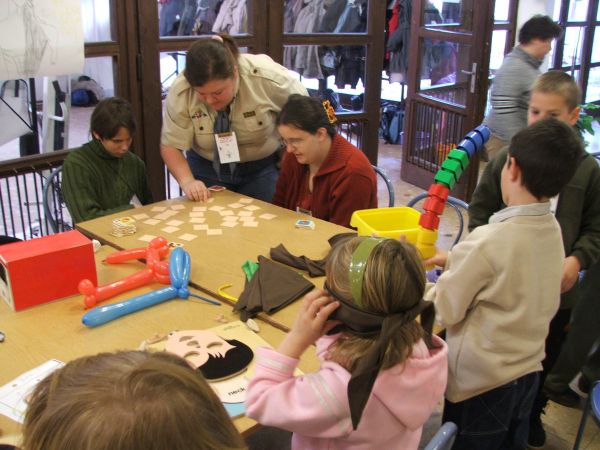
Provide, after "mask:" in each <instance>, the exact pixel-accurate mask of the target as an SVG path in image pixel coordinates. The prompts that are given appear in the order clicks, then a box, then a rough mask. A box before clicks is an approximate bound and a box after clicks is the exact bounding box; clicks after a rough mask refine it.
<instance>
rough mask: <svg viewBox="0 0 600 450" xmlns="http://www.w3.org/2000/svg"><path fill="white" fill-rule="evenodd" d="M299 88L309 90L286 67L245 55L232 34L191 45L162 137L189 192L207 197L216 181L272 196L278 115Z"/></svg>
mask: <svg viewBox="0 0 600 450" xmlns="http://www.w3.org/2000/svg"><path fill="white" fill-rule="evenodd" d="M295 93H297V94H302V95H307V91H306V89H305V88H304V86H303V85H302V84H301V83H300V82H299V81H298V80H296V79H294V78H293V77H292V76H291V74H290V73H289V71H288V70H287V69H286V68H285V67H283V66H281V65H279V64H277V63H275V62H274V61H273V60H272V59H271V58H270V57H268V56H267V55H252V54H240V53H239V51H238V49H237V46H236V45H235V42H234V41H233V39H232V38H231V37H230V36H227V35H221V36H219V38H218V39H206V40H201V41H196V42H195V43H194V44H192V46H191V47H190V49H189V51H188V53H187V57H186V68H185V70H184V72H183V73H182V74H180V75H179V76H178V77H177V79H176V80H175V82H174V83H173V85H172V86H171V88H170V89H169V94H168V95H167V101H166V111H165V115H164V118H163V128H162V136H161V155H162V157H163V160H164V161H165V164H166V165H167V167H168V168H169V171H170V172H171V173H172V174H173V176H175V178H176V179H177V181H178V183H179V185H180V186H181V189H182V190H183V192H184V193H185V195H186V196H187V197H188V198H189V199H191V200H194V201H204V200H206V199H207V198H208V196H209V191H208V189H207V187H209V186H211V185H214V184H217V185H221V186H225V187H227V188H228V189H231V190H233V191H236V192H240V193H242V194H245V195H249V196H251V197H255V198H258V199H261V200H265V201H271V198H272V197H273V193H274V191H275V183H276V182H277V177H278V175H279V172H278V170H277V166H276V163H277V161H278V154H277V153H278V152H277V151H278V150H279V148H280V146H281V140H280V137H279V134H278V133H277V129H276V126H275V120H276V117H277V114H278V113H279V111H281V107H282V106H283V105H284V104H285V103H286V102H287V99H288V97H289V96H290V94H295ZM228 131H231V132H233V133H234V136H235V139H232V137H233V136H232V135H231V134H227V133H226V132H228ZM219 133H223V134H219ZM217 141H219V145H220V146H221V147H222V148H221V151H219V149H218V146H217ZM232 142H233V146H232ZM235 148H237V151H238V153H239V156H238V155H236V154H235ZM185 150H188V152H187V161H186V158H185V157H184V156H183V151H185Z"/></svg>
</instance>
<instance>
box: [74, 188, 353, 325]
mask: <svg viewBox="0 0 600 450" xmlns="http://www.w3.org/2000/svg"><path fill="white" fill-rule="evenodd" d="M213 198H214V201H213V202H212V203H207V204H203V203H195V202H191V201H188V200H187V199H186V198H178V199H172V200H165V201H162V202H158V203H154V204H152V205H146V206H144V207H142V208H136V209H135V210H131V211H127V212H125V213H124V212H121V213H117V214H113V215H110V216H105V217H101V218H98V219H94V220H90V221H87V222H82V223H79V224H77V228H78V229H79V230H80V231H81V232H83V233H84V234H86V235H88V236H90V237H93V238H95V239H98V240H99V241H101V242H103V243H107V244H110V245H112V246H114V247H116V248H119V249H128V248H135V247H141V246H144V245H145V243H144V242H141V241H140V240H139V238H140V237H141V236H144V235H153V236H163V237H165V238H166V239H167V240H169V241H172V242H177V243H181V244H183V245H184V248H185V249H186V250H187V251H188V252H189V253H190V255H191V260H192V269H191V277H190V285H192V286H194V287H196V288H198V289H200V290H202V291H204V292H207V293H209V294H211V295H213V296H217V295H218V290H219V287H220V286H223V285H226V284H231V285H232V286H231V287H230V288H228V289H227V291H226V292H227V293H228V294H230V295H232V296H234V297H238V296H239V295H240V294H241V292H242V291H243V289H244V280H245V275H244V272H243V271H242V265H243V264H244V262H246V261H247V260H252V261H256V260H257V259H258V256H259V255H264V256H267V257H268V256H269V250H270V249H271V248H272V247H276V246H278V245H279V244H284V245H285V247H286V248H287V249H288V250H289V251H290V252H291V253H292V254H294V255H298V256H299V255H306V256H308V257H309V258H312V259H320V258H323V257H324V256H325V255H326V254H327V252H328V251H329V248H330V247H329V243H328V242H327V240H328V239H329V238H330V237H331V236H333V235H335V234H338V233H345V232H349V231H351V230H350V229H348V228H344V227H341V226H339V225H335V224H332V223H330V222H326V221H323V220H319V219H313V221H314V222H315V225H316V226H315V229H314V230H310V229H300V228H296V227H295V223H296V221H297V220H298V219H300V218H303V219H306V218H307V216H305V215H300V214H297V213H296V212H294V211H290V210H288V209H284V208H280V207H278V206H275V205H272V204H270V203H265V202H262V201H260V200H255V199H252V202H251V203H250V204H249V205H250V206H257V207H258V208H260V209H259V210H256V211H254V212H253V213H254V216H255V217H258V216H260V215H262V214H265V213H267V214H273V215H274V216H275V217H274V218H272V219H270V220H264V219H260V218H258V219H257V221H258V222H259V224H258V227H256V228H251V227H243V226H237V227H235V228H226V227H221V228H222V232H223V234H222V235H218V236H212V235H207V233H206V232H205V231H195V230H194V229H193V225H194V224H192V223H189V220H190V217H189V214H190V212H193V208H194V207H199V206H207V207H208V208H211V207H213V206H217V207H223V208H226V209H229V210H232V211H233V212H234V213H238V212H239V211H240V210H243V209H244V208H230V207H229V206H228V205H231V204H235V203H239V200H240V199H249V197H245V196H243V195H241V194H238V193H235V192H231V191H228V190H225V191H221V192H216V193H213ZM178 205H183V206H184V207H185V208H184V209H181V210H179V212H177V213H176V214H174V215H173V216H172V217H171V218H169V219H166V220H161V221H160V223H159V224H157V225H149V224H146V223H145V220H137V221H136V224H137V232H136V233H135V234H134V235H131V236H124V237H114V236H112V235H111V234H110V232H111V231H112V221H113V219H115V218H118V217H123V216H124V215H129V216H134V215H138V214H144V213H145V214H148V215H149V216H150V217H155V216H157V215H160V214H161V213H160V212H153V211H152V209H153V208H156V207H157V206H159V207H160V206H163V207H167V208H169V209H171V208H172V207H173V206H175V207H176V208H177V207H179V206H178ZM245 206H247V205H245ZM204 216H205V217H204V218H205V219H206V223H207V224H209V226H210V227H211V228H212V227H215V228H220V224H221V222H222V221H223V218H222V216H221V215H220V213H218V212H215V211H206V212H205V213H204ZM171 220H179V221H182V222H184V223H183V224H181V225H180V226H179V227H178V228H179V230H178V231H177V232H176V233H167V232H164V231H162V228H164V227H165V226H166V223H167V222H170V221H171ZM185 233H192V234H195V235H197V236H198V237H197V238H196V239H194V240H192V241H189V242H188V241H185V240H182V239H180V238H179V236H181V235H183V234H185ZM310 281H311V282H313V283H314V284H316V285H317V286H322V284H323V279H322V278H321V279H319V278H316V279H310ZM298 307H299V302H295V303H293V304H292V305H290V306H288V307H286V308H284V309H282V310H281V311H279V312H277V313H275V314H273V315H272V316H269V317H264V315H263V316H262V317H263V318H265V320H270V321H271V323H272V324H273V325H274V326H279V327H281V328H282V329H284V330H286V329H289V328H290V327H291V325H292V323H293V321H294V318H295V316H296V312H297V310H298Z"/></svg>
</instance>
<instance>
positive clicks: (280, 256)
mask: <svg viewBox="0 0 600 450" xmlns="http://www.w3.org/2000/svg"><path fill="white" fill-rule="evenodd" d="M269 254H270V256H271V259H272V260H274V261H277V262H280V263H282V264H286V265H288V266H291V267H295V268H296V269H300V270H306V271H307V272H308V275H309V276H310V277H322V276H324V275H325V261H326V258H323V259H310V258H309V257H307V256H304V255H302V256H294V255H292V254H291V253H290V252H289V251H288V249H287V248H285V247H284V245H283V244H279V245H278V246H277V247H275V248H272V249H271V251H270V253H269Z"/></svg>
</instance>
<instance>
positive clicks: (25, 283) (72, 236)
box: [0, 230, 98, 311]
mask: <svg viewBox="0 0 600 450" xmlns="http://www.w3.org/2000/svg"><path fill="white" fill-rule="evenodd" d="M84 278H87V279H88V280H91V281H92V283H93V284H94V285H97V284H98V278H97V276H96V262H95V260H94V249H93V245H92V241H91V240H90V239H88V238H87V237H85V236H84V235H83V234H81V233H80V232H79V231H75V230H74V231H67V232H64V233H58V234H53V235H50V236H45V237H41V238H36V239H31V240H28V241H22V242H15V243H12V244H6V245H2V246H0V297H2V298H3V299H4V300H5V301H6V302H7V303H8V305H9V306H10V307H11V308H12V309H13V310H15V311H19V310H21V309H24V308H29V307H30V306H35V305H40V304H42V303H47V302H51V301H53V300H57V299H60V298H64V297H68V296H70V295H74V294H78V293H79V291H78V290H77V285H78V283H79V282H80V281H81V280H83V279H84Z"/></svg>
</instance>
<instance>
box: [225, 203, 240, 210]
mask: <svg viewBox="0 0 600 450" xmlns="http://www.w3.org/2000/svg"><path fill="white" fill-rule="evenodd" d="M227 206H229V207H230V208H233V209H235V208H241V207H242V206H244V204H243V203H230V204H229V205H227Z"/></svg>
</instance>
